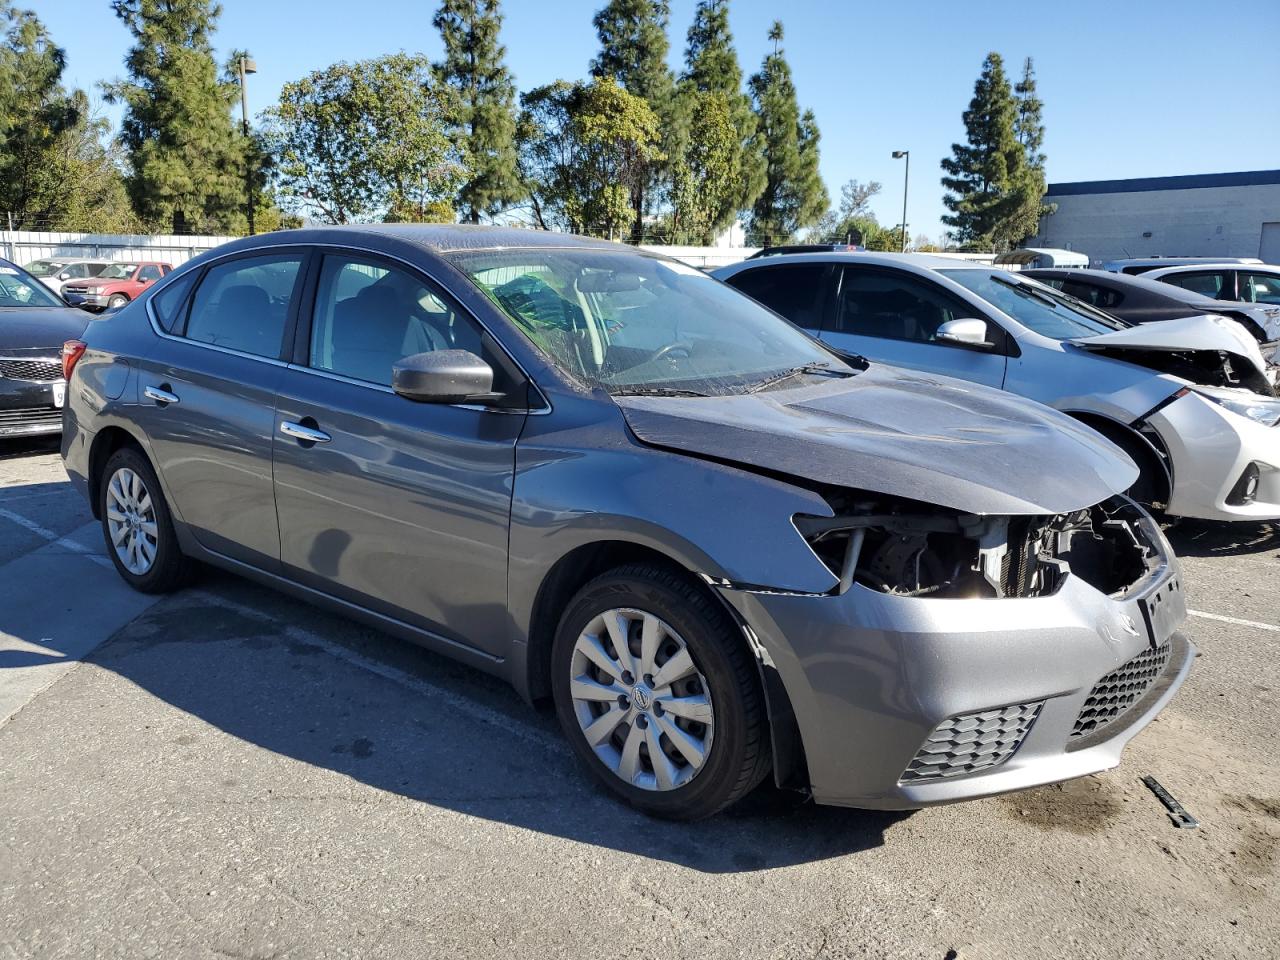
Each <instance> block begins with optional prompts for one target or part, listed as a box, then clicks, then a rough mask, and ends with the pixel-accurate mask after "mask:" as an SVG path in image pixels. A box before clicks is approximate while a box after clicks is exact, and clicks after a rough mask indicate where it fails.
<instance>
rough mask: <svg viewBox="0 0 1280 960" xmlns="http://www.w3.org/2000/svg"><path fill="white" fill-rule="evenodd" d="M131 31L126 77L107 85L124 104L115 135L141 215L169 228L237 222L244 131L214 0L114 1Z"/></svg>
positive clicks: (239, 226)
mask: <svg viewBox="0 0 1280 960" xmlns="http://www.w3.org/2000/svg"><path fill="white" fill-rule="evenodd" d="M111 7H112V10H114V11H115V14H116V16H117V17H119V18H120V20H121V21H122V22H123V23H124V25H125V27H127V28H128V30H129V32H130V33H131V34H133V38H134V45H133V47H132V48H131V49H130V51H129V54H128V56H127V57H126V58H125V66H126V67H127V69H128V73H129V78H128V79H127V80H121V81H116V82H113V83H110V84H107V85H105V87H104V89H105V90H106V94H107V99H108V100H109V101H110V102H112V103H123V104H124V106H125V115H124V122H123V125H122V127H121V133H120V139H121V141H122V143H123V144H124V147H125V150H126V152H127V155H128V162H129V175H128V177H127V178H126V183H127V186H128V190H129V196H130V199H131V200H132V201H133V205H134V209H135V210H136V211H137V213H138V215H139V217H141V218H142V220H143V221H144V222H145V223H146V224H147V225H148V226H150V227H152V228H164V227H168V228H170V229H172V231H173V232H174V233H188V232H194V231H203V232H210V233H222V232H228V231H240V230H243V229H244V226H245V216H244V210H243V205H244V154H245V149H244V147H245V145H244V144H243V142H242V140H243V138H242V137H241V136H240V134H238V133H237V131H236V129H235V124H234V123H233V121H232V118H231V109H232V104H233V102H234V101H235V99H236V95H237V91H236V88H235V85H234V84H232V83H228V82H226V81H224V80H220V79H219V77H218V67H217V64H216V63H215V62H214V59H213V47H212V43H211V41H210V36H211V34H212V33H213V30H214V27H215V25H216V23H217V20H218V17H219V16H220V15H221V13H222V9H221V7H220V6H219V5H218V4H216V3H214V2H212V0H112V4H111Z"/></svg>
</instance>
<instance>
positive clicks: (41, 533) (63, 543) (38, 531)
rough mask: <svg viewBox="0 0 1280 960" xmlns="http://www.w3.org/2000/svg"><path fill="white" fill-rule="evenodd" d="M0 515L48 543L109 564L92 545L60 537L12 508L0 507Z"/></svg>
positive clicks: (97, 561) (100, 564) (103, 563)
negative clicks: (88, 545) (87, 545)
mask: <svg viewBox="0 0 1280 960" xmlns="http://www.w3.org/2000/svg"><path fill="white" fill-rule="evenodd" d="M0 517H4V518H5V519H6V520H10V521H12V522H13V523H16V524H17V525H18V526H20V527H25V528H26V529H27V530H30V531H31V532H32V533H34V534H35V535H36V536H37V537H42V538H44V539H45V540H48V541H49V542H50V543H52V544H56V545H57V546H59V547H62V549H64V550H70V551H71V552H72V553H79V554H82V555H83V556H84V558H85V559H86V560H92V561H93V562H94V563H96V564H98V565H99V566H104V567H109V566H111V561H110V559H108V558H107V557H104V556H103V555H102V554H100V553H99V552H98V551H97V550H94V549H93V548H92V547H86V546H85V545H84V544H83V543H76V542H75V541H74V540H68V539H67V538H66V537H60V536H58V535H57V534H56V533H54V532H53V531H52V530H49V529H48V528H46V527H42V526H41V525H40V524H38V523H36V522H35V521H34V520H31V519H28V518H27V517H24V516H23V515H22V514H20V513H14V512H13V511H12V510H5V509H3V508H0Z"/></svg>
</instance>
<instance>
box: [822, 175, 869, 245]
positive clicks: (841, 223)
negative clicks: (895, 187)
mask: <svg viewBox="0 0 1280 960" xmlns="http://www.w3.org/2000/svg"><path fill="white" fill-rule="evenodd" d="M881 189H883V188H882V186H881V184H880V183H879V182H877V181H875V180H872V181H870V182H869V183H860V182H859V181H857V180H849V181H847V182H846V183H845V184H844V186H842V187H841V188H840V205H839V206H838V207H836V208H835V209H832V210H828V211H827V212H826V214H825V215H824V216H823V217H822V219H821V220H819V221H818V222H817V223H816V224H815V225H814V227H813V229H812V230H810V231H809V236H810V237H812V238H813V239H815V240H819V241H823V242H832V243H838V242H841V241H843V240H846V239H847V238H848V237H849V236H850V235H851V234H852V235H855V236H859V237H862V238H863V239H864V240H865V239H866V238H867V237H868V236H870V235H872V234H875V233H878V232H880V231H881V230H882V229H883V228H882V227H881V226H880V224H879V223H877V222H876V216H875V214H874V213H872V212H871V200H872V198H873V197H875V196H877V195H878V194H879V193H880V191H881ZM868 225H870V226H871V227H874V230H870V231H869V230H868Z"/></svg>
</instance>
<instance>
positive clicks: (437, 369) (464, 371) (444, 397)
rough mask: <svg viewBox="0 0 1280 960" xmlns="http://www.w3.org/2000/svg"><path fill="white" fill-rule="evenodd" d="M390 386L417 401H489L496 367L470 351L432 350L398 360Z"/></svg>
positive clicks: (403, 395) (494, 397)
mask: <svg viewBox="0 0 1280 960" xmlns="http://www.w3.org/2000/svg"><path fill="white" fill-rule="evenodd" d="M391 389H392V390H394V391H395V392H396V393H398V394H400V396H402V397H404V398H405V399H406V400H413V401H415V402H417V403H490V402H492V401H493V400H496V399H498V396H499V395H497V394H495V393H493V368H492V367H491V366H489V364H487V363H485V362H484V361H483V360H481V359H480V358H479V357H477V356H476V355H475V354H474V353H471V352H470V351H469V350H433V351H431V352H429V353H415V354H413V355H411V356H408V357H404V358H402V359H400V360H397V361H396V363H395V365H394V366H393V367H392V368H391Z"/></svg>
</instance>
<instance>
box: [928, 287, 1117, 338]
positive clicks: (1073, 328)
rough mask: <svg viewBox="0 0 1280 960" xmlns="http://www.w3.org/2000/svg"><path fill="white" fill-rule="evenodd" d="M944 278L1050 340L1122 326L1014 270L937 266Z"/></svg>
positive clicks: (1093, 334) (1106, 331) (1090, 334)
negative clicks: (1008, 271) (1013, 272)
mask: <svg viewBox="0 0 1280 960" xmlns="http://www.w3.org/2000/svg"><path fill="white" fill-rule="evenodd" d="M938 272H939V273H941V274H942V275H943V276H945V277H947V278H948V279H951V280H954V281H955V282H956V283H958V284H960V286H962V287H967V288H968V289H969V290H972V291H973V292H974V293H976V294H977V295H978V296H980V297H981V298H982V299H983V300H986V301H987V302H988V303H990V304H992V305H993V306H995V307H997V308H999V309H1000V310H1003V311H1004V312H1005V313H1007V314H1008V315H1009V316H1011V317H1013V319H1015V320H1017V321H1018V322H1019V323H1020V324H1022V325H1023V326H1024V327H1026V328H1027V329H1028V330H1033V331H1035V332H1036V333H1038V334H1040V335H1041V336H1044V337H1052V338H1053V339H1054V340H1071V339H1073V338H1075V337H1096V336H1098V335H1099V334H1102V333H1111V332H1112V331H1113V330H1124V329H1126V328H1127V327H1128V326H1129V324H1127V323H1123V322H1122V321H1120V320H1116V319H1114V318H1112V317H1108V316H1107V315H1106V314H1104V313H1100V312H1099V311H1097V310H1091V309H1089V308H1088V307H1086V306H1085V305H1084V304H1083V303H1081V302H1080V301H1078V300H1074V299H1071V298H1068V297H1065V296H1063V295H1062V294H1060V293H1059V292H1058V291H1057V290H1054V289H1053V288H1052V287H1047V286H1045V285H1043V284H1039V283H1028V282H1027V281H1026V280H1019V279H1018V278H1017V277H1016V276H1015V275H1014V274H1010V273H1005V272H1004V271H1001V272H999V273H988V272H987V271H985V270H940V271H938Z"/></svg>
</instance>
